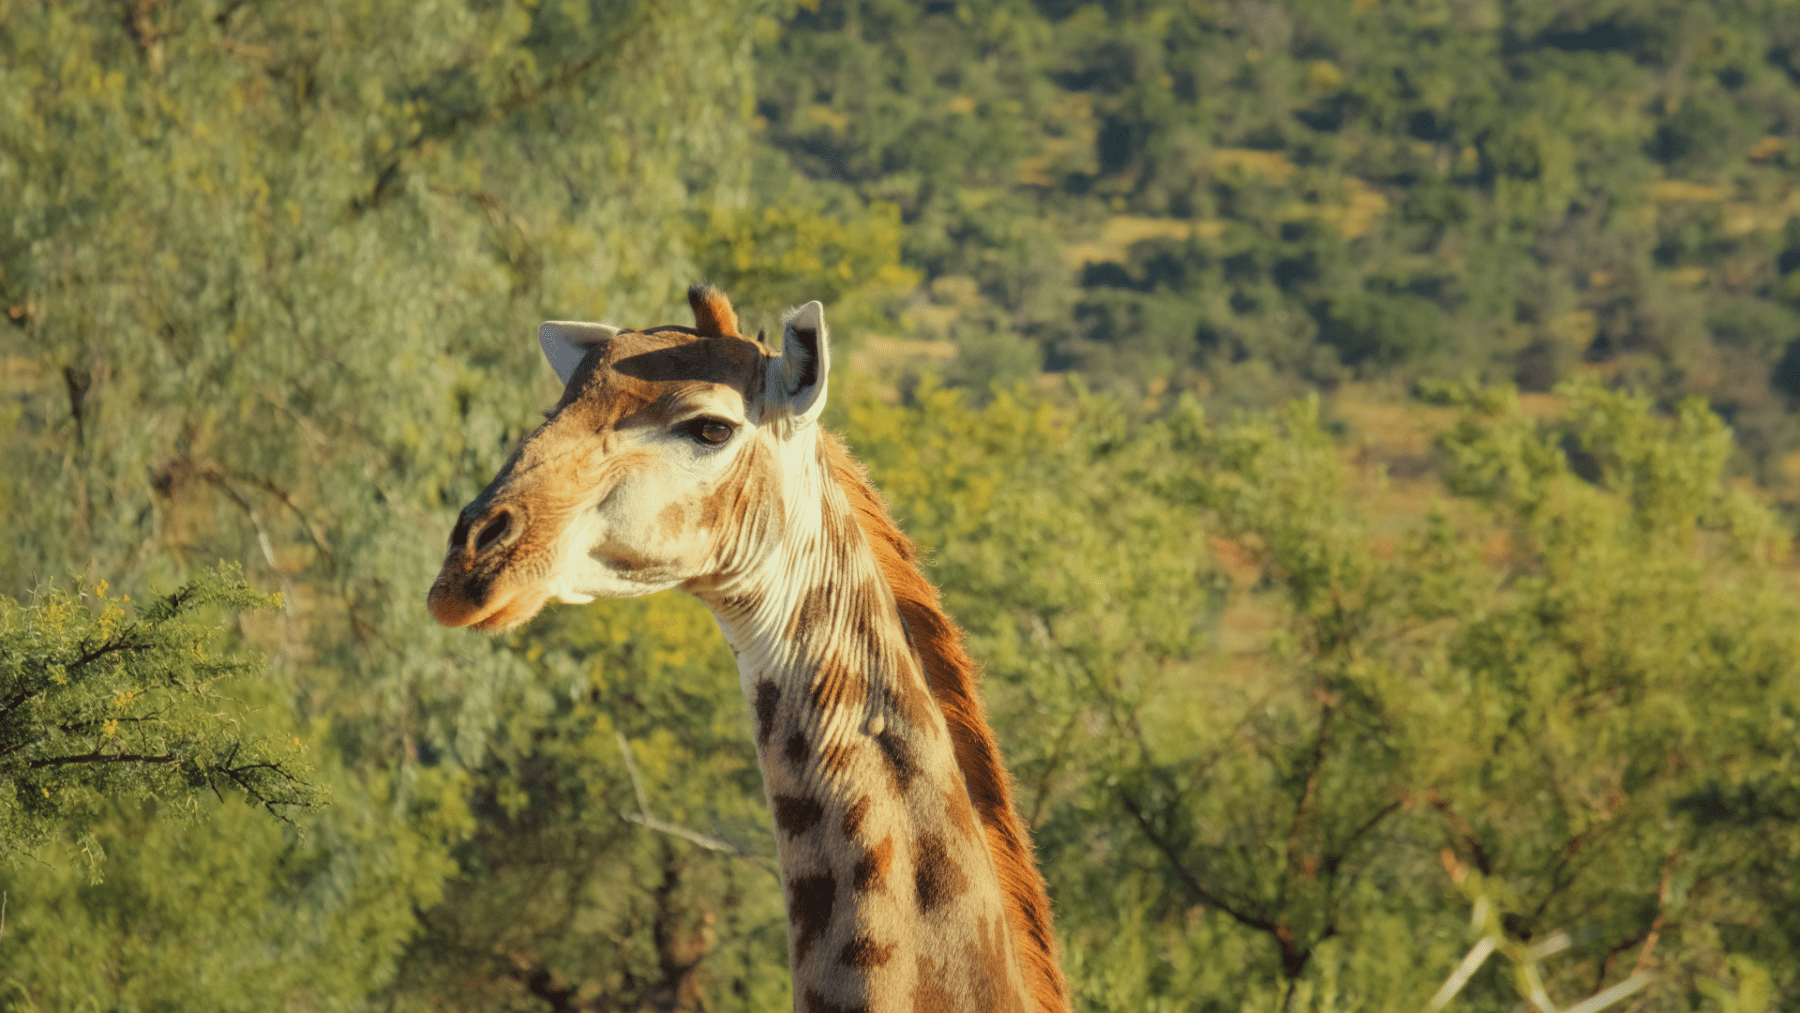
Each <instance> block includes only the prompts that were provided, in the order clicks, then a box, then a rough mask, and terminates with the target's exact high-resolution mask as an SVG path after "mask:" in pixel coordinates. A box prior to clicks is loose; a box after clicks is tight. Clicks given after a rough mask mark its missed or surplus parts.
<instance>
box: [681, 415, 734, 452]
mask: <svg viewBox="0 0 1800 1013" xmlns="http://www.w3.org/2000/svg"><path fill="white" fill-rule="evenodd" d="M685 428H686V429H687V434H688V435H689V436H692V437H693V438H694V439H696V440H699V441H700V442H701V443H706V444H710V445H712V446H715V447H716V446H718V445H719V444H721V443H724V442H725V441H726V440H729V439H731V434H732V432H734V430H733V429H732V427H731V423H729V422H725V421H722V420H720V419H710V418H698V419H695V420H693V421H692V422H689V423H688V424H687V426H686V427H685Z"/></svg>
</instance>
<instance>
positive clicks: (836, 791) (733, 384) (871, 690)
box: [429, 285, 1068, 1013]
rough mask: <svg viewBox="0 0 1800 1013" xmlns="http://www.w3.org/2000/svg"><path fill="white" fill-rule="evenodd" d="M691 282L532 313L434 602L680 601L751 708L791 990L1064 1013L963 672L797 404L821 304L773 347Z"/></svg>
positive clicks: (906, 569) (954, 638)
mask: <svg viewBox="0 0 1800 1013" xmlns="http://www.w3.org/2000/svg"><path fill="white" fill-rule="evenodd" d="M688 301H689V303H690V305H691V306H692V308H693V310H694V317H695V326H693V327H682V326H675V325H665V326H658V327H650V328H646V329H642V330H634V329H625V328H618V327H613V326H611V325H607V324H587V323H574V322H566V321H552V322H549V323H546V324H544V325H543V326H542V327H541V328H540V329H539V335H538V337H539V342H540V344H541V345H542V346H543V349H544V354H545V357H546V358H547V359H548V360H549V362H550V365H551V367H552V368H553V369H555V370H556V373H557V376H558V377H559V378H561V379H562V381H563V383H564V390H563V395H562V397H561V399H560V400H559V401H558V402H557V404H556V406H555V408H554V409H552V410H551V411H550V412H549V414H548V417H547V419H546V421H545V422H544V424H543V425H542V426H540V427H538V429H537V430H536V431H535V432H533V433H532V434H531V435H530V436H528V437H526V439H525V440H524V442H523V443H521V444H520V446H519V447H518V448H517V449H516V450H515V451H514V452H513V454H512V456H511V457H510V458H509V459H508V460H507V462H506V463H505V465H503V466H502V467H501V469H500V471H499V473H498V474H497V475H495V477H494V479H493V481H492V482H491V483H490V484H489V485H488V487H487V488H486V489H485V490H483V491H482V493H481V495H479V496H477V497H476V498H475V500H474V501H473V502H471V503H470V504H469V505H468V506H467V507H465V508H464V509H463V511H462V514H461V516H460V517H459V518H458V520H457V523H456V527H455V529H454V530H453V531H452V533H451V536H450V547H449V551H448V554H447V555H446V556H445V559H444V565H443V568H442V570H441V572H440V573H439V574H438V577H437V580H436V582H435V583H433V584H432V587H431V594H430V597H429V606H430V609H431V614H432V615H433V616H434V617H435V618H436V619H437V620H438V621H439V622H441V623H443V624H445V625H447V626H470V627H474V628H476V629H481V630H487V631H499V630H506V629H511V628H513V627H516V626H518V625H519V624H521V623H524V622H526V621H527V620H529V619H530V618H531V617H532V616H534V615H536V614H537V612H538V611H539V610H540V609H542V608H543V606H544V604H545V603H546V602H548V601H549V600H550V599H552V598H556V599H559V600H562V601H568V602H584V601H589V600H592V599H593V598H600V597H621V596H628V595H638V594H648V593H652V592H655V591H661V590H665V589H668V588H681V589H682V590H685V591H687V592H689V593H692V594H694V595H696V596H697V597H699V598H700V599H701V600H702V601H704V602H705V603H706V604H707V605H708V606H709V607H711V609H712V610H713V613H714V615H715V616H717V618H718V621H719V628H720V629H721V630H722V631H723V633H724V635H725V637H726V639H727V640H728V641H730V643H731V647H732V650H733V652H734V653H735V654H736V656H737V663H738V671H739V677H740V680H741V683H742V685H743V689H744V693H745V696H746V697H747V698H748V700H749V701H750V705H751V710H752V714H753V718H754V723H755V731H754V734H755V739H756V748H757V755H758V759H759V761H760V764H761V767H762V773H763V782H764V786H765V788H766V790H767V793H768V798H769V806H770V810H771V812H772V813H773V815H774V820H775V828H776V837H777V846H778V849H779V852H780V856H781V871H782V881H783V884H784V888H785V890H786V892H787V906H788V930H789V936H788V938H789V954H788V955H789V963H790V966H791V968H792V971H793V976H794V1004H795V1008H796V1010H798V1011H799V1013H850V1011H858V1013H878V1011H888V1010H902V1009H904V1010H930V1011H946V1013H947V1011H979V1013H1013V1011H1018V1013H1032V1011H1042V1013H1048V1011H1062V1010H1066V1009H1067V1008H1068V992H1067V987H1066V985H1065V983H1064V981H1063V978H1062V974H1061V972H1060V970H1059V969H1058V967H1057V956H1056V945H1055V938H1054V935H1053V933H1052V930H1051V924H1050V907H1049V902H1048V899H1047V898H1046V896H1045V893H1044V887H1043V880H1042V878H1041V877H1040V876H1039V874H1038V871H1037V867H1036V864H1035V861H1034V860H1033V858H1032V855H1031V847H1030V842H1029V839H1028V837H1027V834H1026V832H1025V828H1024V826H1023V824H1022V823H1021V822H1020V821H1019V819H1018V817H1017V816H1016V814H1015V813H1014V811H1013V806H1012V798H1011V782H1010V779H1009V778H1008V777H1007V774H1006V771H1005V769H1004V768H1003V767H1002V765H1001V762H1000V756H999V750H998V747H997V746H996V745H995V742H994V738H993V734H992V732H991V731H990V730H989V728H988V725H987V720H986V713H985V709H984V708H983V706H982V704H981V700H980V697H979V696H978V694H977V693H976V687H975V681H976V674H975V673H976V670H975V665H974V663H973V662H972V661H971V660H970V659H969V657H968V655H967V654H966V653H965V652H964V650H963V647H962V635H961V633H960V632H959V631H958V630H957V629H956V627H955V626H954V624H952V623H951V622H950V620H949V618H948V617H947V616H946V615H945V614H944V612H943V610H942V608H941V607H940V606H939V603H938V595H937V591H936V589H935V588H933V587H932V586H931V585H930V584H929V583H928V582H927V581H926V580H925V579H924V577H923V576H922V575H921V574H920V572H919V569H918V565H917V557H916V552H915V550H914V548H913V545H912V543H911V542H910V541H909V540H908V539H907V538H906V536H905V535H903V534H902V533H901V532H900V530H899V528H898V527H896V526H895V524H894V522H893V520H892V518H891V517H890V516H889V514H888V510H887V506H886V504H885V503H884V502H883V501H882V499H881V497H880V495H879V494H877V493H876V492H875V490H874V489H873V488H872V487H871V486H870V484H869V482H868V478H867V476H866V474H865V473H864V471H863V469H862V467H861V466H860V465H859V464H858V463H857V462H856V461H855V460H854V459H853V458H851V456H850V454H849V452H848V451H847V450H846V449H845V447H844V445H843V443H842V442H841V441H840V440H839V439H838V438H837V437H836V436H834V435H832V434H831V433H828V432H826V431H825V430H824V429H823V428H822V427H821V426H819V425H818V417H819V413H820V411H821V410H823V408H824V405H825V401H826V394H827V387H828V385H829V382H830V362H831V360H830V347H829V337H828V333H827V330H826V326H825V315H824V308H823V307H822V306H820V305H819V304H818V303H817V302H812V303H807V304H806V305H804V306H801V307H800V308H798V309H796V310H793V311H790V312H789V313H788V314H787V315H786V316H785V317H784V318H783V321H782V351H781V353H780V354H777V353H775V352H774V351H772V350H770V349H769V348H768V347H766V346H765V345H764V344H763V343H762V342H761V340H760V336H759V337H758V338H755V339H752V338H748V337H745V336H744V335H742V334H740V333H738V320H737V314H736V313H735V311H734V310H733V309H732V307H731V303H730V301H729V300H728V299H727V298H726V297H725V295H724V293H722V292H720V291H718V290H717V289H714V288H712V287H711V286H708V285H695V286H694V287H693V288H691V289H689V291H688Z"/></svg>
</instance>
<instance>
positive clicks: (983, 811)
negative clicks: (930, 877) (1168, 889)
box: [824, 433, 1069, 1011]
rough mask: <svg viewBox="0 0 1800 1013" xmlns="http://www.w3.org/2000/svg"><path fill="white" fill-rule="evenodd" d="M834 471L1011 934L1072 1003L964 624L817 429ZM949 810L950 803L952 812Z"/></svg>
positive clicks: (1057, 995) (846, 456)
mask: <svg viewBox="0 0 1800 1013" xmlns="http://www.w3.org/2000/svg"><path fill="white" fill-rule="evenodd" d="M824 441H825V447H826V454H827V458H828V460H829V462H830V464H831V471H832V474H833V476H834V477H836V479H837V482H838V485H839V486H840V487H841V488H842V489H843V490H844V495H845V496H846V497H847V498H848V499H849V500H850V504H851V506H852V507H853V508H854V510H855V511H856V519H857V522H858V524H859V525H860V526H861V527H862V529H863V533H864V535H865V536H866V537H867V538H868V540H869V545H870V547H871V548H872V549H874V550H875V559H876V562H877V563H879V564H880V566H881V572H882V574H883V575H884V576H885V577H887V580H888V584H889V585H890V586H891V587H892V588H893V591H894V600H895V602H896V603H897V604H898V605H899V607H900V616H901V618H902V619H903V620H904V621H905V623H906V629H907V633H908V635H909V637H910V639H911V642H912V647H913V650H915V651H917V652H918V655H919V659H920V661H921V662H923V664H924V668H925V677H926V682H927V683H928V684H929V685H930V687H931V695H932V698H933V699H934V700H936V701H937V705H938V709H939V710H940V711H942V712H943V715H944V721H945V724H946V725H948V727H949V729H950V738H951V741H952V742H953V743H954V745H955V749H956V762H957V766H959V767H960V768H962V772H963V779H964V781H966V782H967V784H968V786H969V797H970V800H971V801H972V802H973V803H974V806H975V812H976V815H977V817H978V818H979V819H980V820H981V825H982V827H983V828H984V829H985V830H986V831H987V844H988V850H989V852H990V853H991V854H992V855H993V859H994V869H995V871H996V872H997V873H998V874H999V876H1000V886H1001V889H1002V890H1003V891H1004V892H1005V894H1006V899H1007V917H1008V920H1009V921H1010V922H1011V925H1012V931H1013V938H1014V939H1016V940H1018V941H1019V943H1020V944H1021V945H1020V946H1019V952H1020V954H1021V956H1022V957H1023V959H1024V960H1025V964H1026V968H1027V970H1028V972H1029V976H1030V985H1031V990H1032V995H1033V997H1034V998H1036V999H1037V1004H1038V1008H1039V1009H1040V1010H1045V1011H1049V1010H1065V1009H1067V1008H1068V1007H1069V987H1068V985H1067V983H1066V982H1065V981H1064V980H1063V975H1062V970H1061V966H1060V964H1059V962H1058V956H1057V952H1056V935H1055V933H1054V932H1053V931H1052V929H1051V922H1050V898H1049V895H1048V894H1047V893H1046V892H1045V890H1044V878H1043V876H1042V875H1040V874H1039V873H1038V869H1037V862H1036V860H1035V859H1034V858H1033V857H1032V854H1031V845H1030V843H1029V841H1030V838H1029V837H1028V836H1027V834H1026V831H1025V827H1024V824H1023V823H1021V822H1020V821H1019V817H1018V814H1017V813H1015V812H1014V811H1013V804H1012V779H1011V777H1009V776H1008V775H1007V773H1006V768H1005V767H1004V766H1002V765H1001V762H1000V747H999V745H998V744H997V743H996V742H995V741H994V733H993V731H992V730H991V729H990V728H989V726H988V722H987V708H986V707H985V706H983V705H982V702H981V698H980V697H979V696H977V695H976V692H975V682H976V678H977V675H976V671H977V670H976V666H975V662H974V660H973V659H972V658H970V657H969V655H968V652H967V651H965V650H964V649H963V638H962V631H961V630H959V629H957V628H956V624H955V623H953V622H951V621H950V617H949V616H947V615H945V614H944V610H943V606H942V605H941V604H940V603H939V598H938V591H937V588H935V587H933V586H931V582H930V581H927V580H926V579H925V577H924V575H923V574H921V573H920V572H919V567H918V558H919V551H918V549H917V547H915V546H914V545H913V543H912V540H911V539H909V538H907V537H906V535H905V534H904V533H902V532H901V530H900V528H899V526H898V525H896V524H895V523H894V519H893V517H892V515H890V514H889V513H888V508H887V502H886V501H885V500H883V499H882V498H881V494H880V493H878V492H876V491H875V487H874V486H872V485H870V484H869V476H868V472H867V471H866V470H865V469H864V468H863V466H862V464H861V463H860V462H858V461H857V460H856V459H855V458H853V457H851V456H850V451H849V450H848V449H847V448H846V447H845V446H844V443H843V441H842V440H841V439H839V438H838V437H836V436H834V435H831V434H829V433H827V434H824ZM952 811H953V812H954V809H953V810H952Z"/></svg>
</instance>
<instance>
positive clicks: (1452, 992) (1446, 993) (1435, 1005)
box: [1425, 936, 1495, 1013]
mask: <svg viewBox="0 0 1800 1013" xmlns="http://www.w3.org/2000/svg"><path fill="white" fill-rule="evenodd" d="M1494 945H1495V943H1494V937H1493V936H1482V937H1481V938H1480V939H1479V940H1477V941H1476V943H1475V945H1474V946H1473V947H1472V948H1470V950H1469V952H1468V955H1467V956H1465V957H1463V959H1462V963H1460V964H1457V965H1456V970H1455V971H1452V972H1451V973H1450V977H1448V978H1446V979H1445V980H1444V987H1443V988H1440V989H1438V990H1437V994H1436V995H1434V996H1432V997H1431V1002H1429V1003H1427V1004H1426V1005H1425V1008H1426V1010H1428V1011H1429V1013H1437V1011H1438V1010H1441V1009H1443V1008H1444V1007H1445V1006H1446V1005H1447V1004H1448V1003H1449V1002H1450V1000H1452V999H1454V998H1456V993H1458V992H1460V991H1462V987H1463V986H1464V985H1467V984H1468V983H1469V979H1470V978H1473V977H1474V976H1475V972H1476V971H1479V970H1481V965H1482V963H1483V962H1485V961H1486V960H1487V958H1488V954H1490V953H1493V952H1494Z"/></svg>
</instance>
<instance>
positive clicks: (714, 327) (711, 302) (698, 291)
mask: <svg viewBox="0 0 1800 1013" xmlns="http://www.w3.org/2000/svg"><path fill="white" fill-rule="evenodd" d="M688 305H689V306H692V307H693V308H694V330H695V332H696V333H698V334H701V335H703V336H705V337H708V338H735V337H742V335H740V334H738V318H737V311H736V310H734V309H732V308H731V300H730V299H727V298H725V293H723V292H721V291H719V290H718V289H716V288H713V287H712V285H710V284H708V283H707V282H704V281H698V282H695V283H694V284H692V285H689V286H688Z"/></svg>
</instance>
